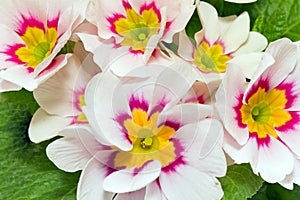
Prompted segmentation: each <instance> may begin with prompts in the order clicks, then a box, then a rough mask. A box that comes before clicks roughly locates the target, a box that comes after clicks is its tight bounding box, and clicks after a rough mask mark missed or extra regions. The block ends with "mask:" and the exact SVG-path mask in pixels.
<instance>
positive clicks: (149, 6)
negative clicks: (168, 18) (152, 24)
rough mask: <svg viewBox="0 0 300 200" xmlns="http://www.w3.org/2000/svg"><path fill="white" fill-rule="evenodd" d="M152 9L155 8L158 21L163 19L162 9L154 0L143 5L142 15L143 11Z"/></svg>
mask: <svg viewBox="0 0 300 200" xmlns="http://www.w3.org/2000/svg"><path fill="white" fill-rule="evenodd" d="M150 9H153V11H154V12H155V14H156V15H157V17H158V22H160V21H161V15H160V11H159V9H158V8H157V6H156V4H155V2H154V1H152V2H151V3H150V4H148V5H147V3H145V4H144V5H142V6H141V8H140V15H141V14H142V13H143V11H145V10H150Z"/></svg>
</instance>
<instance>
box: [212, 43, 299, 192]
mask: <svg viewBox="0 0 300 200" xmlns="http://www.w3.org/2000/svg"><path fill="white" fill-rule="evenodd" d="M299 59H300V57H299V50H298V47H297V45H296V44H293V43H292V42H291V41H290V40H288V39H280V40H278V41H276V42H273V43H271V44H270V46H269V47H268V48H267V50H266V53H265V55H264V56H263V59H262V62H261V63H260V66H259V68H258V69H257V71H256V72H255V73H254V75H253V76H252V78H251V82H250V83H246V81H245V77H244V76H243V74H242V72H241V70H240V69H239V68H238V67H236V66H229V68H228V70H227V73H226V76H225V78H224V80H223V82H222V84H221V87H220V88H219V90H218V92H217V94H216V107H217V109H218V112H219V114H220V117H221V119H222V121H223V124H224V126H225V128H226V131H227V132H228V134H225V142H224V149H225V151H226V152H227V153H228V154H229V156H230V157H232V158H233V159H234V160H235V162H236V163H248V162H249V163H250V164H251V167H252V169H253V171H254V173H256V174H260V176H261V177H262V178H263V179H264V180H266V181H267V182H270V183H275V182H279V183H281V184H282V185H284V186H285V187H288V188H291V187H292V184H293V183H297V184H300V182H299V156H300V148H299V147H300V143H299V141H300V134H299V133H300V96H299V94H300V80H299V74H300V65H299V64H300V63H299V61H300V60H299ZM232 77H234V78H232ZM293 177H294V178H295V179H294V178H293Z"/></svg>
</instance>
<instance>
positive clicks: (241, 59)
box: [227, 53, 263, 79]
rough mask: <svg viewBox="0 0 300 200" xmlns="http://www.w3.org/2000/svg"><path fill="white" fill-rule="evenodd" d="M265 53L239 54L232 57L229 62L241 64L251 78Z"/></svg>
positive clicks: (245, 73) (247, 76) (245, 74)
mask: <svg viewBox="0 0 300 200" xmlns="http://www.w3.org/2000/svg"><path fill="white" fill-rule="evenodd" d="M262 57H263V53H248V54H242V55H237V56H235V57H234V58H233V59H231V60H230V61H229V62H227V64H230V63H232V64H234V65H236V66H239V67H240V68H241V69H242V71H243V74H244V76H245V77H246V78H248V79H251V77H252V76H253V74H254V73H255V71H256V70H257V68H258V67H259V65H260V63H261V60H262Z"/></svg>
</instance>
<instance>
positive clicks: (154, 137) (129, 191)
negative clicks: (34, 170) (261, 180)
mask: <svg viewBox="0 0 300 200" xmlns="http://www.w3.org/2000/svg"><path fill="white" fill-rule="evenodd" d="M182 65H183V66H182V67H183V68H186V67H191V66H189V65H188V64H182ZM139 74H148V78H142V79H141V78H138V75H139ZM129 77H131V78H125V79H121V80H120V79H118V78H116V77H115V76H114V75H113V74H111V73H110V72H109V71H108V72H106V73H104V74H99V75H96V76H95V77H94V78H93V79H92V80H91V82H90V83H89V85H88V88H87V90H86V95H85V98H86V104H87V105H86V107H84V112H85V114H86V116H87V118H88V121H89V123H90V125H91V126H92V128H93V131H92V135H91V134H90V136H88V135H89V134H87V133H86V132H88V131H89V130H88V129H84V130H83V129H76V130H75V131H74V130H73V132H77V134H69V133H67V134H66V135H68V136H66V137H64V138H62V139H59V140H57V141H55V142H53V143H52V144H50V145H49V146H48V148H47V155H48V156H49V158H50V159H51V160H52V161H53V162H54V163H55V164H56V165H57V166H58V167H59V168H61V169H64V170H68V171H75V170H78V169H81V168H84V169H83V173H82V175H81V178H80V182H79V187H78V188H79V189H78V198H79V199H86V198H89V199H103V198H104V196H105V195H111V194H114V193H119V194H118V196H117V199H123V198H126V199H129V198H130V199H150V198H153V199H184V198H192V199H220V198H221V197H222V195H223V192H222V189H221V186H220V183H219V182H218V180H217V179H216V178H215V177H216V176H224V175H225V172H226V161H225V156H224V154H223V152H222V149H221V143H222V138H223V128H222V126H221V124H220V123H219V122H218V121H217V120H214V119H209V118H208V116H209V115H210V114H211V112H212V107H210V106H208V105H200V104H191V103H189V104H178V103H180V100H181V99H182V97H183V96H184V94H186V92H187V91H188V90H189V89H190V88H191V86H192V81H190V80H187V79H185V78H184V77H183V76H182V75H181V74H180V73H178V72H177V71H175V70H173V69H172V68H166V67H162V66H159V67H158V66H151V67H140V68H137V69H136V70H134V71H133V72H131V74H129ZM174 79H175V80H176V82H174V81H173V80H174ZM70 131H72V130H70ZM84 132H85V133H84ZM84 135H86V136H84ZM88 138H94V139H93V142H91V140H90V139H88ZM100 143H101V144H102V145H101V144H100ZM88 160H89V161H88ZM86 163H87V165H85V164H86ZM79 166H80V167H79ZM101 188H102V189H101ZM104 191H106V192H104ZM107 192H108V193H107ZM101 197H102V198H101Z"/></svg>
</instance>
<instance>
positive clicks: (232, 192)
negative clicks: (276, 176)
mask: <svg viewBox="0 0 300 200" xmlns="http://www.w3.org/2000/svg"><path fill="white" fill-rule="evenodd" d="M220 182H221V184H222V188H223V191H224V196H223V200H242V199H247V198H250V197H251V196H253V195H254V194H255V193H256V192H257V191H258V190H259V188H260V187H261V186H262V184H263V182H264V181H263V180H262V179H261V178H260V177H259V176H256V175H255V174H253V172H252V169H251V167H250V165H249V164H242V165H232V166H229V167H228V168H227V174H226V176H225V177H222V178H220Z"/></svg>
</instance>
